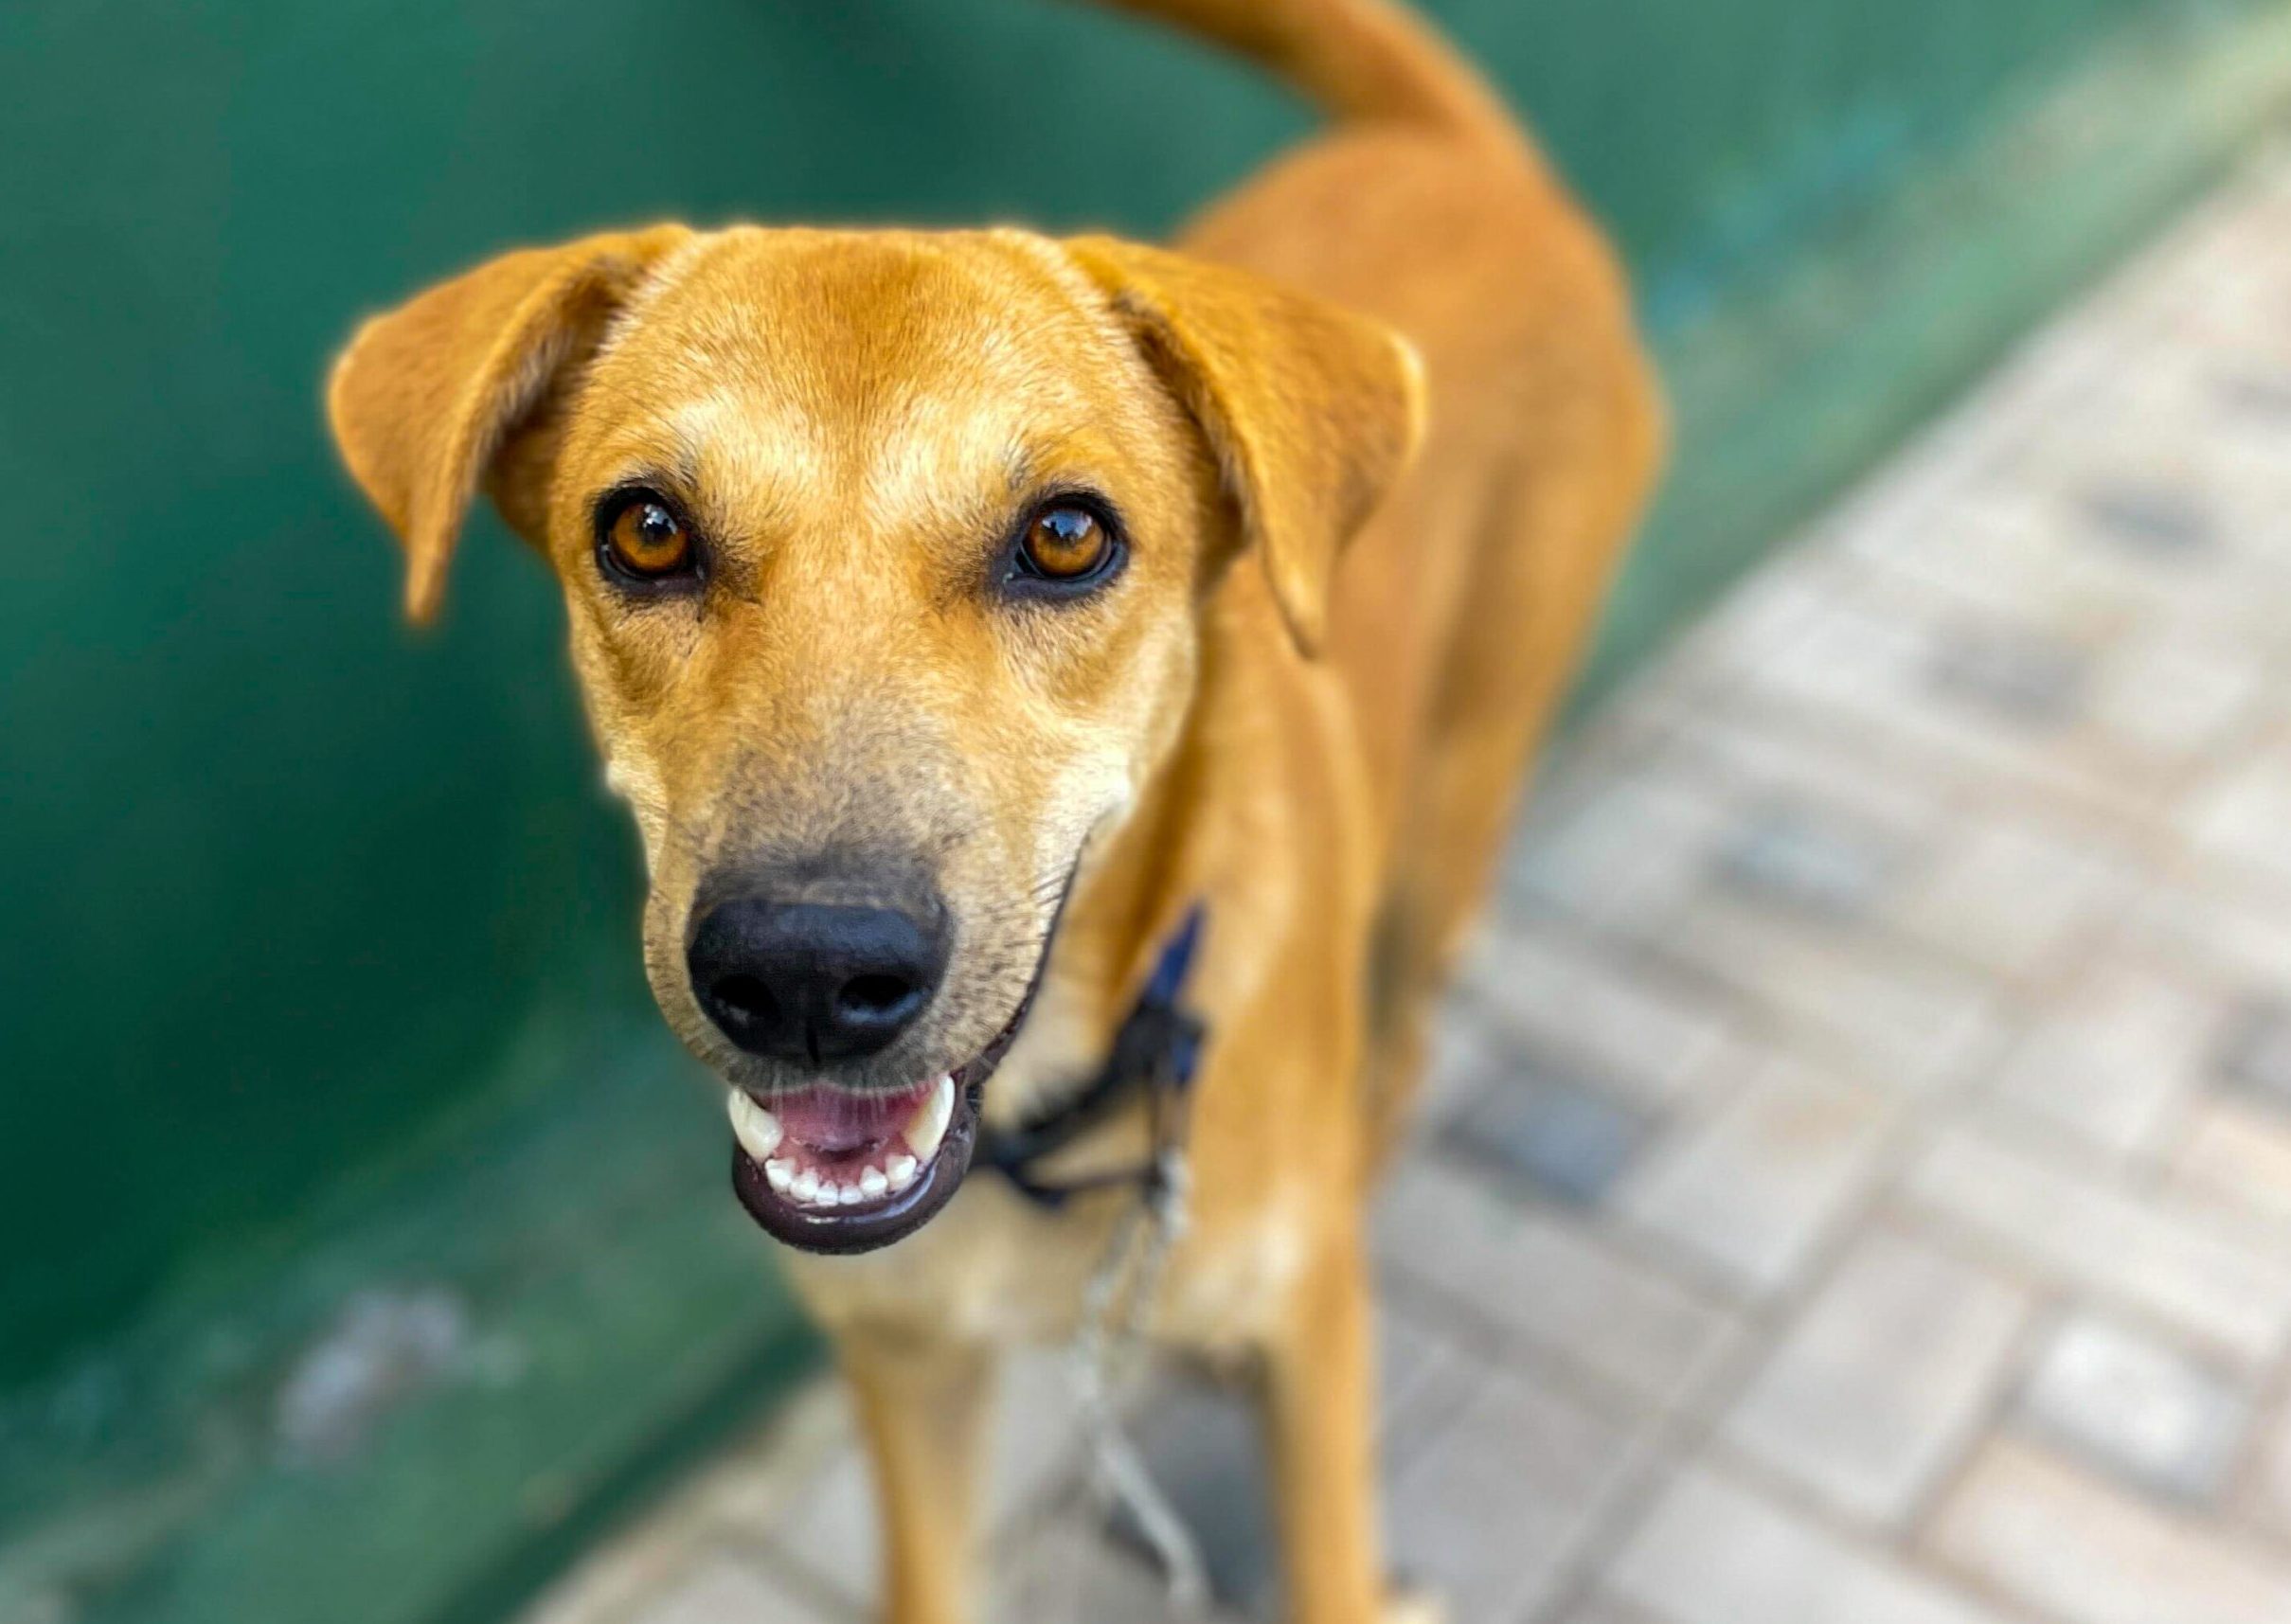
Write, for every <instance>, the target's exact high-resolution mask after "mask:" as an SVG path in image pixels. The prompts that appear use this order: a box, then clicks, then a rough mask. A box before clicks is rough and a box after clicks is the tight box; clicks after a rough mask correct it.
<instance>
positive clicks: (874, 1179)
mask: <svg viewBox="0 0 2291 1624" xmlns="http://www.w3.org/2000/svg"><path fill="white" fill-rule="evenodd" d="M890 1187H891V1181H890V1180H889V1179H887V1178H886V1177H884V1175H883V1171H882V1169H879V1168H869V1169H868V1170H867V1171H866V1172H864V1173H861V1174H860V1175H859V1193H860V1194H861V1195H864V1196H866V1197H867V1198H868V1200H869V1201H873V1200H874V1199H875V1198H876V1197H877V1196H879V1195H881V1194H882V1193H883V1192H884V1191H885V1190H887V1189H889V1188H890Z"/></svg>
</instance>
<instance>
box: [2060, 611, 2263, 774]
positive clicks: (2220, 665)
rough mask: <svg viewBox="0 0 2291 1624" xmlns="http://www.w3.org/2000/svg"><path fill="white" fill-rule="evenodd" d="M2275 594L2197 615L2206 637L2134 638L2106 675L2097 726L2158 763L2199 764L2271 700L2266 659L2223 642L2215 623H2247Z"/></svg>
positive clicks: (2154, 633)
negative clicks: (2257, 607) (2267, 696)
mask: <svg viewBox="0 0 2291 1624" xmlns="http://www.w3.org/2000/svg"><path fill="white" fill-rule="evenodd" d="M2274 596H2275V594H2274V593H2273V592H2253V591H2252V590H2250V589H2249V588H2247V587H2246V589H2245V590H2244V591H2243V592H2241V593H2239V594H2237V595H2236V596H2235V597H2234V598H2231V599H2228V601H2225V602H2214V603H2206V604H2205V605H2203V606H2202V608H2201V609H2200V610H2198V611H2196V613H2197V615H2198V616H2200V618H2201V619H2202V620H2203V621H2205V622H2207V623H2209V624H2206V625H2205V626H2204V627H2203V628H2202V630H2201V631H2200V632H2193V633H2192V632H2190V631H2188V630H2186V629H2183V628H2181V627H2177V626H2173V627H2161V628H2156V629H2154V630H2150V631H2145V632H2138V633H2133V634H2129V635H2128V636H2127V637H2126V638H2125V639H2124V641H2123V643H2122V644H2121V646H2120V647H2119V648H2118V649H2117V650H2116V651H2115V652H2113V653H2112V654H2111V655H2110V656H2109V657H2108V660H2107V663H2106V664H2105V666H2104V667H2103V669H2102V670H2101V672H2100V675H2099V680H2098V681H2097V683H2096V684H2095V686H2094V689H2093V693H2092V701H2091V711H2092V717H2093V720H2094V721H2095V722H2097V723H2100V724H2101V725H2102V726H2103V727H2104V728H2106V729H2107V730H2108V731H2109V732H2110V733H2111V734H2113V735H2115V736H2116V737H2118V738H2120V739H2122V740H2124V741H2128V742H2130V743H2132V744H2134V745H2137V746H2138V747H2139V749H2140V750H2142V751H2144V752H2145V753H2146V754H2148V755H2149V756H2151V757H2153V758H2156V759H2158V760H2161V761H2168V762H2175V763H2176V762H2193V761H2196V760H2199V759H2200V758H2202V757H2204V756H2205V755H2207V754H2208V753H2210V752H2212V751H2214V750H2217V749H2218V748H2220V747H2221V745H2222V744H2223V743H2224V742H2225V741H2228V738H2229V737H2230V736H2231V735H2233V734H2234V733H2235V732H2236V731H2238V730H2239V729H2241V728H2243V727H2244V726H2245V725H2246V723H2248V721H2249V719H2250V717H2251V714H2252V712H2253V710H2254V708H2255V707H2256V705H2258V703H2259V702H2260V701H2261V700H2262V699H2263V698H2264V696H2265V692H2266V688H2267V686H2268V683H2269V680H2270V677H2269V669H2268V657H2267V655H2266V654H2265V653H2264V651H2262V650H2260V649H2256V648H2248V647H2237V646H2234V645H2232V644H2228V643H2227V642H2226V640H2225V639H2224V638H2223V637H2222V636H2221V635H2219V633H2218V626H2217V623H2218V622H2220V621H2223V620H2230V619H2235V618H2245V617H2248V616H2251V615H2252V614H2254V613H2255V612H2256V611H2255V605H2256V604H2257V603H2258V602H2259V601H2261V600H2262V599H2264V598H2272V597H2274Z"/></svg>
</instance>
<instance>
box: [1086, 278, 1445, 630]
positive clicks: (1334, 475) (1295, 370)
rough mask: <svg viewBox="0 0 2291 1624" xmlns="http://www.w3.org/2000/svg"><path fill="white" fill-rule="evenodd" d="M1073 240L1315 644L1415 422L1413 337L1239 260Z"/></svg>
mask: <svg viewBox="0 0 2291 1624" xmlns="http://www.w3.org/2000/svg"><path fill="white" fill-rule="evenodd" d="M1067 247H1068V250H1069V252H1070V253H1071V254H1072V255H1073V257H1074V259H1075V260H1076V262H1078V263H1079V264H1080V265H1081V266H1082V268H1083V270H1084V271H1085V272H1087V273H1088V274H1089V276H1090V277H1091V278H1092V279H1093V280H1094V281H1096V282H1097V283H1098V284H1099V286H1100V287H1101V288H1102V289H1103V290H1104V291H1105V293H1106V294H1107V295H1108V296H1109V297H1110V298H1111V299H1112V301H1113V304H1114V308H1115V310H1116V311H1117V312H1118V313H1119V315H1120V316H1121V317H1122V318H1123V319H1124V320H1125V321H1127V322H1128V323H1129V324H1130V326H1131V328H1132V330H1134V331H1135V332H1136V333H1137V336H1138V340H1139V342H1140V344H1141V345H1142V346H1143V348H1144V349H1145V351H1146V354H1147V356H1148V358H1149V359H1150V360H1151V361H1152V362H1153V364H1154V366H1155V368H1156V369H1157V370H1158V371H1159V372H1160V374H1161V376H1162V378H1163V380H1164V382H1165V383H1166V384H1168V386H1169V387H1170V389H1171V390H1172V393H1174V394H1175V395H1176V397H1177V399H1178V401H1179V402H1180V403H1182V404H1183V405H1184V407H1185V408H1186V410H1187V411H1188V412H1189V413H1190V415H1191V416H1192V418H1193V420H1194V422H1195V423H1196V424H1197V425H1198V426H1199V428H1200V430H1201V433H1202V436H1203V437H1204V438H1205V439H1206V440H1207V441H1208V446H1209V450H1210V452H1211V454H1212V455H1214V457H1215V458H1216V462H1217V466H1218V471H1219V473H1220V474H1221V476H1222V477H1223V479H1224V482H1225V486H1226V493H1227V495H1228V496H1229V497H1230V499H1231V500H1232V502H1233V504H1234V507H1235V509H1236V510H1237V512H1238V515H1239V518H1240V522H1241V533H1242V538H1243V540H1244V542H1245V543H1247V544H1253V545H1254V546H1255V547H1256V548H1257V551H1258V556H1259V557H1260V558H1261V559H1262V562H1263V564H1264V569H1265V572H1266V574H1267V576H1268V577H1269V578H1270V580H1271V581H1272V587H1273V598H1274V600H1275V601H1276V602H1277V603H1278V604H1279V605H1280V613H1281V617H1282V618H1283V619H1284V620H1285V621H1286V622H1287V623H1288V628H1289V633H1290V634H1291V636H1292V637H1294V638H1295V640H1296V642H1297V646H1298V649H1300V650H1301V651H1304V652H1305V653H1307V654H1313V653H1316V652H1317V651H1319V649H1320V645H1321V642H1322V639H1323V637H1324V635H1325V634H1326V631H1327V626H1328V612H1329V596H1330V590H1331V585H1332V581H1333V577H1334V574H1335V569H1336V561H1337V558H1338V557H1339V555H1340V554H1341V553H1342V552H1343V550H1344V546H1345V544H1346V543H1347V542H1349V541H1351V537H1352V533H1353V532H1354V531H1355V530H1357V529H1358V528H1359V527H1360V526H1361V523H1362V522H1363V521H1364V520H1366V519H1367V518H1368V516H1369V514H1370V513H1371V512H1373V511H1374V510H1375V508H1376V505H1377V503H1378V502H1380V501H1381V500H1382V499H1383V497H1384V495H1385V492H1386V491H1387V490H1389V489H1390V487H1391V486H1392V484H1393V482H1394V481H1395V480H1397V479H1398V478H1399V477H1400V475H1401V474H1402V473H1404V472H1405V470H1406V467H1407V464H1408V459H1409V457H1410V456H1411V455H1413V453H1414V451H1415V449H1416V442H1417V440H1418V438H1419V437H1421V436H1422V433H1423V413H1424V389H1423V364H1422V362H1421V361H1420V360H1419V359H1418V357H1417V354H1416V351H1415V349H1414V348H1412V347H1411V346H1410V345H1409V344H1408V342H1407V341H1406V340H1405V339H1404V338H1402V337H1401V336H1400V335H1399V334H1398V333H1396V332H1394V331H1393V330H1391V329H1390V328H1387V327H1386V326H1384V325H1383V324H1382V323H1380V322H1376V321H1371V320H1369V318H1368V317H1366V316H1361V315H1355V314H1353V313H1352V312H1350V311H1346V310H1340V309H1338V308H1337V307H1336V306H1334V305H1331V304H1326V303H1324V302H1322V301H1321V300H1318V299H1315V298H1311V297H1308V296H1306V295H1305V294H1298V293H1293V292H1291V291H1289V290H1288V289H1285V288H1282V287H1280V286H1279V285H1278V284H1276V283H1274V282H1271V281H1269V280H1267V279H1265V278H1263V277H1258V276H1254V275H1252V274H1250V273H1248V272H1246V271H1239V270H1234V269H1232V268H1230V267H1227V266H1223V265H1215V264H1210V263H1208V262H1207V261H1205V260H1198V259H1188V258H1186V257H1185V256H1184V255H1181V254H1172V253H1168V252H1166V251H1164V250H1161V249H1157V248H1145V247H1140V246H1138V245H1137V244H1136V243H1130V242H1123V241H1118V240H1115V239H1112V238H1104V237H1085V238H1081V239H1077V240H1076V241H1072V242H1070V243H1068V244H1067Z"/></svg>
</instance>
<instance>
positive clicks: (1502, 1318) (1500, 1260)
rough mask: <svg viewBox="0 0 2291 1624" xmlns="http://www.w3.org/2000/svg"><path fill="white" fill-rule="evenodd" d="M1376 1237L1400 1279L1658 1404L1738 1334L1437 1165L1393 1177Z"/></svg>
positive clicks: (1553, 1219) (1697, 1306)
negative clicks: (1432, 1289) (1423, 1286)
mask: <svg viewBox="0 0 2291 1624" xmlns="http://www.w3.org/2000/svg"><path fill="white" fill-rule="evenodd" d="M1376 1235H1377V1250H1378V1252H1379V1254H1380V1255H1381V1256H1382V1257H1383V1258H1385V1260H1386V1261H1387V1265H1388V1266H1389V1267H1390V1269H1391V1270H1392V1271H1394V1273H1395V1274H1396V1275H1398V1276H1401V1277H1402V1278H1404V1279H1406V1280H1413V1281H1418V1282H1423V1283H1428V1284H1430V1285H1432V1286H1435V1287H1437V1288H1438V1289H1439V1290H1440V1291H1441V1293H1442V1294H1444V1295H1445V1297H1446V1299H1447V1300H1448V1301H1449V1302H1450V1303H1452V1304H1454V1305H1456V1306H1457V1307H1459V1309H1461V1310H1462V1311H1464V1312H1469V1313H1473V1314H1476V1315H1477V1316H1480V1317H1481V1318H1483V1319H1484V1320H1486V1321H1487V1322H1488V1323H1489V1324H1490V1325H1491V1326H1493V1327H1495V1328H1497V1329H1499V1330H1502V1331H1505V1332H1507V1333H1509V1334H1511V1335H1512V1336H1515V1337H1517V1338H1519V1339H1520V1340H1522V1341H1524V1342H1526V1343H1527V1344H1529V1345H1530V1346H1532V1347H1540V1348H1543V1349H1545V1350H1547V1351H1549V1352H1551V1353H1553V1354H1556V1355H1558V1356H1560V1357H1562V1358H1564V1359H1566V1360H1567V1361H1568V1362H1569V1363H1571V1364H1572V1365H1576V1366H1577V1367H1578V1368H1579V1369H1582V1370H1584V1371H1586V1372H1589V1373H1591V1374H1593V1375H1595V1376H1597V1377H1598V1378H1600V1379H1602V1380H1603V1381H1606V1382H1610V1383H1615V1384H1616V1385H1617V1386H1619V1387H1620V1388H1622V1389H1624V1390H1626V1391H1628V1392H1630V1393H1633V1394H1636V1395H1638V1397H1640V1398H1642V1399H1645V1400H1648V1401H1655V1402H1662V1401H1668V1400H1670V1399H1672V1398H1674V1397H1675V1396H1676V1395H1678V1394H1679V1393H1680V1392H1681V1391H1682V1390H1683V1389H1684V1388H1685V1387H1686V1386H1687V1385H1688V1384H1689V1383H1691V1382H1692V1381H1693V1380H1694V1379H1695V1378H1696V1377H1698V1376H1699V1375H1701V1374H1702V1372H1703V1371H1704V1370H1705V1369H1706V1368H1707V1367H1708V1365H1709V1361H1710V1360H1711V1359H1712V1358H1713V1357H1714V1356H1716V1355H1717V1354H1718V1353H1719V1352H1720V1351H1722V1350H1723V1349H1724V1348H1725V1347H1727V1343H1728V1341H1729V1339H1730V1338H1731V1336H1732V1335H1733V1333H1734V1330H1735V1329H1736V1324H1737V1322H1736V1320H1735V1318H1734V1316H1733V1315H1732V1314H1730V1313H1729V1312H1727V1311H1726V1310H1725V1309H1724V1308H1722V1307H1720V1306H1719V1305H1717V1304H1716V1303H1714V1302H1713V1301H1712V1300H1711V1299H1710V1298H1709V1296H1707V1295H1706V1294H1703V1293H1701V1292H1699V1291H1696V1290H1694V1289H1692V1288H1691V1287H1690V1286H1687V1285H1685V1284H1683V1283H1682V1282H1680V1281H1678V1280H1676V1279H1674V1278H1672V1277H1670V1276H1667V1275H1665V1274H1663V1273H1661V1272H1659V1271H1657V1270H1656V1269H1655V1268H1653V1267H1650V1266H1649V1265H1647V1264H1645V1263H1643V1262H1640V1261H1639V1260H1638V1259H1637V1258H1631V1257H1629V1256H1627V1255H1625V1254H1624V1253H1623V1252H1621V1251H1620V1250H1619V1249H1617V1248H1616V1247H1615V1246H1613V1245H1612V1244H1610V1243H1608V1242H1606V1241H1605V1240H1602V1239H1600V1238H1599V1237H1597V1236H1595V1235H1593V1234H1591V1233H1589V1232H1587V1231H1586V1230H1585V1229H1584V1228H1583V1227H1582V1226H1580V1225H1577V1224H1575V1223H1571V1222H1566V1221H1565V1220H1563V1219H1561V1218H1559V1217H1558V1216H1556V1215H1554V1214H1552V1213H1550V1212H1548V1211H1545V1210H1542V1209H1538V1208H1535V1207H1530V1206H1523V1205H1519V1204H1518V1203H1515V1202H1512V1201H1508V1200H1506V1199H1505V1198H1504V1197H1503V1196H1502V1195H1501V1194H1499V1193H1497V1192H1496V1191H1495V1190H1494V1189H1492V1188H1491V1187H1488V1186H1487V1185H1486V1184H1484V1183H1483V1182H1481V1181H1479V1180H1477V1179H1476V1178H1473V1177H1471V1176H1470V1175H1468V1174H1467V1173H1464V1172H1462V1171H1459V1170H1458V1169H1452V1168H1448V1167H1444V1166H1442V1165H1441V1164H1438V1163H1430V1162H1419V1163H1414V1164H1409V1165H1405V1166H1403V1167H1401V1168H1399V1169H1395V1172H1394V1175H1393V1178H1392V1180H1391V1182H1390V1184H1389V1185H1388V1186H1387V1188H1386V1190H1385V1193H1384V1196H1383V1199H1382V1202H1381V1204H1380V1205H1379V1209H1378V1213H1377V1220H1376Z"/></svg>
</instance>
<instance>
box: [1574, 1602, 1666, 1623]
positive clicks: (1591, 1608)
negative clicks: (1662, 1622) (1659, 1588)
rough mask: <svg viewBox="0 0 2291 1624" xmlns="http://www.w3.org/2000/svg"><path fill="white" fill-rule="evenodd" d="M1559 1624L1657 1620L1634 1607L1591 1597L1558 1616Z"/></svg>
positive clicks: (1655, 1621)
mask: <svg viewBox="0 0 2291 1624" xmlns="http://www.w3.org/2000/svg"><path fill="white" fill-rule="evenodd" d="M1559 1624H1657V1620H1656V1619H1655V1618H1654V1617H1653V1616H1652V1615H1649V1614H1645V1613H1641V1612H1640V1611H1639V1610H1638V1608H1636V1607H1625V1606H1624V1605H1623V1604H1622V1603H1621V1602H1620V1601H1616V1600H1613V1599H1610V1598H1609V1597H1592V1598H1591V1599H1589V1600H1588V1601H1585V1602H1584V1603H1583V1604H1582V1605H1581V1606H1580V1607H1576V1608H1572V1609H1570V1610H1569V1611H1567V1612H1566V1613H1563V1614H1562V1615H1560V1617H1559Z"/></svg>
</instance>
